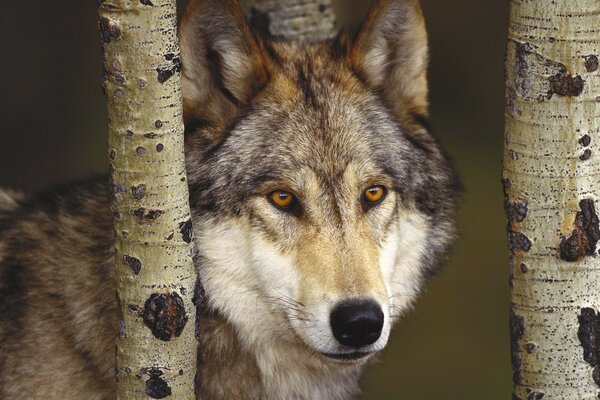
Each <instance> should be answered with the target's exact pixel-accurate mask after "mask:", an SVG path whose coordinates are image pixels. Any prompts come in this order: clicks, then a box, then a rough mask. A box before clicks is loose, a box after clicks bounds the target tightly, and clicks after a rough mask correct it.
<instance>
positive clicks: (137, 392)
mask: <svg viewBox="0 0 600 400" xmlns="http://www.w3.org/2000/svg"><path fill="white" fill-rule="evenodd" d="M99 17H100V19H99V26H100V32H101V36H102V42H103V49H104V71H105V75H104V90H105V93H106V98H107V102H108V113H109V157H110V172H111V207H112V211H113V221H114V228H115V232H114V234H115V244H116V260H115V261H116V269H117V286H118V288H117V299H118V302H119V307H120V311H119V316H118V321H115V334H117V355H116V372H117V398H118V399H121V400H123V399H148V398H154V399H162V398H167V397H168V398H173V399H194V398H195V395H194V376H195V372H196V349H197V342H196V338H195V329H194V327H195V307H194V305H193V304H192V297H193V295H194V285H195V280H196V274H195V271H194V265H193V261H192V247H193V246H192V225H191V218H190V209H189V203H188V187H187V182H186V171H185V163H184V151H183V131H184V128H183V118H182V99H181V80H180V76H179V75H180V70H181V61H180V56H179V45H178V40H177V27H176V3H175V0H103V1H100V2H99ZM117 332H118V333H117Z"/></svg>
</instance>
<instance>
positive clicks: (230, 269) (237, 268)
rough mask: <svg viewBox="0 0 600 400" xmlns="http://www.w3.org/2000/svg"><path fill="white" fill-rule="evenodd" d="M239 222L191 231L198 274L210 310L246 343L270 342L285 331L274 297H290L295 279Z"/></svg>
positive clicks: (270, 249)
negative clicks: (198, 255)
mask: <svg viewBox="0 0 600 400" xmlns="http://www.w3.org/2000/svg"><path fill="white" fill-rule="evenodd" d="M251 232H252V230H251V229H250V228H249V225H248V222H247V221H244V220H240V219H232V220H226V221H219V222H215V221H205V222H204V223H203V224H201V226H198V227H197V228H196V237H197V238H198V239H197V240H198V248H199V250H200V253H201V255H202V258H201V259H202V265H201V266H200V276H201V279H202V284H203V285H204V289H205V290H206V293H207V295H208V300H209V304H210V306H211V308H214V309H217V310H219V311H220V312H221V313H222V314H223V315H224V316H225V317H226V318H227V319H228V320H229V321H230V322H231V323H233V325H234V326H236V327H237V328H238V329H239V331H240V332H241V333H243V334H242V335H240V339H241V340H243V341H244V342H245V343H246V344H247V345H251V346H259V345H264V344H267V345H268V343H272V341H273V337H282V336H281V333H282V332H285V331H286V330H289V328H287V327H288V326H289V325H287V323H286V321H285V320H283V319H282V315H281V313H280V312H277V311H276V309H281V304H285V303H283V302H280V301H278V300H277V299H279V298H285V297H286V296H287V297H289V298H293V296H294V294H295V288H296V282H297V278H296V277H295V276H294V275H293V269H292V268H291V262H290V260H289V258H288V257H285V256H282V255H280V254H278V253H277V250H276V248H275V247H274V246H272V245H269V244H268V243H266V242H265V241H264V240H262V239H261V238H259V237H258V235H255V234H254V235H253V234H252V233H251Z"/></svg>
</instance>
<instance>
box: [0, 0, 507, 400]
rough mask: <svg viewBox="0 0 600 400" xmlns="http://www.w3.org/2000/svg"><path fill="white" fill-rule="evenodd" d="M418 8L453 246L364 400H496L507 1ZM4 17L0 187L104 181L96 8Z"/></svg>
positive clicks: (501, 381)
mask: <svg viewBox="0 0 600 400" xmlns="http://www.w3.org/2000/svg"><path fill="white" fill-rule="evenodd" d="M180 3H181V5H182V6H183V4H184V1H181V2H180ZM350 3H353V5H352V7H351V9H353V10H354V9H357V10H358V9H363V8H365V5H366V3H367V1H360V0H358V1H357V0H352V1H350V0H339V1H338V6H340V5H341V6H345V5H348V4H350ZM422 4H423V8H424V11H425V14H426V18H427V23H428V27H429V31H430V44H431V69H430V77H431V79H430V82H431V102H432V105H433V107H432V110H433V125H434V127H435V131H436V132H437V135H438V137H439V138H440V139H441V141H442V143H443V144H444V146H445V147H446V149H447V150H448V151H449V153H450V154H451V155H452V156H453V158H454V159H455V161H456V165H457V167H458V169H459V171H460V173H461V176H462V180H463V182H464V184H465V186H466V189H467V191H466V193H465V197H464V202H463V206H462V211H461V213H460V221H459V224H460V225H459V226H460V240H459V241H458V243H457V246H456V249H455V251H454V254H453V256H452V258H451V261H450V262H449V263H448V265H447V266H446V268H445V270H444V272H443V273H442V274H441V276H439V277H438V278H435V279H434V280H433V281H432V282H431V284H430V285H429V288H428V290H427V292H426V293H425V294H424V296H422V298H421V300H420V301H419V302H418V305H417V308H416V310H415V311H413V312H412V313H410V315H408V316H407V317H406V318H405V319H404V320H403V321H402V322H401V323H400V324H399V325H398V327H397V328H396V329H395V331H394V334H393V337H392V339H391V342H390V344H389V347H388V349H387V350H386V351H385V354H384V356H383V360H382V363H380V364H379V365H377V366H375V367H372V368H371V369H370V370H369V373H368V374H367V375H366V377H365V379H364V384H363V386H364V388H365V394H364V398H365V399H377V400H380V399H381V400H384V399H412V400H433V399H445V400H452V399H461V400H465V399H472V400H475V399H481V398H485V399H487V400H496V399H498V400H500V399H503V400H504V399H507V398H508V397H509V396H510V390H511V382H510V378H511V372H510V356H509V340H508V328H507V319H508V317H507V315H508V305H509V287H508V270H507V266H506V265H507V262H506V250H505V249H506V246H505V235H504V228H505V222H504V217H503V214H502V193H501V185H500V173H501V155H502V137H503V128H502V126H503V107H504V100H503V97H504V88H503V59H504V44H505V32H506V26H507V16H508V2H505V1H493V0H484V1H481V0H454V1H439V0H422ZM357 6H361V7H357ZM0 18H1V22H2V23H0V37H1V38H2V39H3V40H2V42H1V43H2V44H1V48H2V55H3V57H2V62H1V63H0V84H1V87H2V90H1V95H0V110H1V113H2V114H1V115H2V117H1V119H0V124H1V127H2V130H1V133H0V137H1V138H2V140H1V142H0V143H1V145H0V186H10V187H16V188H22V189H25V190H39V189H42V188H45V187H48V186H51V185H54V184H58V183H62V182H68V181H70V180H73V179H77V178H81V177H85V176H87V175H90V174H94V173H99V172H104V171H105V170H106V164H107V162H106V147H107V145H106V125H107V121H106V108H105V105H104V99H103V97H102V94H101V91H100V74H101V50H100V44H99V35H98V33H97V30H96V2H95V1H92V0H88V1H81V0H78V1H74V0H54V1H47V0H28V1H22V0H21V1H6V2H4V3H3V12H2V16H1V17H0Z"/></svg>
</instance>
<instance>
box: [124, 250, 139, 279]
mask: <svg viewBox="0 0 600 400" xmlns="http://www.w3.org/2000/svg"><path fill="white" fill-rule="evenodd" d="M123 262H124V263H125V264H127V265H129V268H131V270H132V271H133V273H134V274H136V275H137V274H139V273H140V271H141V270H142V262H141V261H140V260H138V259H137V258H135V257H131V256H130V255H128V254H125V255H124V256H123Z"/></svg>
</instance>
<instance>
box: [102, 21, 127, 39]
mask: <svg viewBox="0 0 600 400" xmlns="http://www.w3.org/2000/svg"><path fill="white" fill-rule="evenodd" d="M98 27H99V29H100V36H101V37H102V42H103V43H110V42H111V41H112V40H113V39H118V38H120V37H121V34H122V33H121V28H119V25H117V23H116V22H115V21H111V20H110V19H108V18H101V19H100V21H98Z"/></svg>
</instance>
